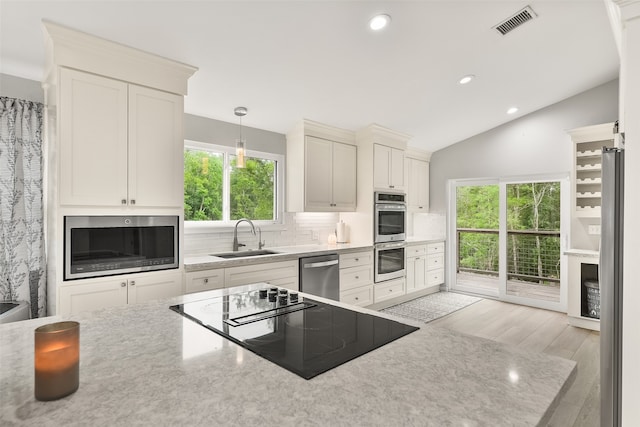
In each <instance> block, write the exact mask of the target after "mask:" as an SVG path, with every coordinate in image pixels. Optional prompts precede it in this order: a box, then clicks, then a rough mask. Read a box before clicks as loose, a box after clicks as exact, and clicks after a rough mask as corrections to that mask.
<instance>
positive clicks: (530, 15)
mask: <svg viewBox="0 0 640 427" xmlns="http://www.w3.org/2000/svg"><path fill="white" fill-rule="evenodd" d="M537 16H538V15H536V13H535V12H534V11H533V9H531V6H527V7H525V8H524V9H522V10H521V11H520V12H518V13H516V14H515V15H513V16H511V17H510V18H507V19H505V20H504V21H502V22H501V23H499V24H498V25H496V26H495V27H493V28H495V29H496V30H498V32H499V33H500V34H502V35H503V36H504V35H505V34H507V33H508V32H509V31H512V30H515V29H516V28H518V27H519V26H520V25H522V24H524V23H525V22H527V21H531V20H532V19H534V18H536V17H537Z"/></svg>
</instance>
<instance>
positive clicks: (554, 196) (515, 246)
mask: <svg viewBox="0 0 640 427" xmlns="http://www.w3.org/2000/svg"><path fill="white" fill-rule="evenodd" d="M504 186H505V199H504V209H505V211H506V212H505V215H504V216H505V222H506V224H505V225H504V235H503V236H501V237H502V240H503V242H504V243H503V245H504V249H505V254H504V256H505V258H506V261H505V264H506V271H505V277H504V280H503V281H504V300H506V301H511V302H517V303H521V304H526V305H532V306H536V307H543V308H559V306H560V305H561V303H562V302H563V296H562V292H561V284H562V282H563V281H562V276H563V273H564V270H565V268H564V262H563V258H564V257H563V256H562V254H561V238H562V235H563V234H562V231H563V230H562V227H561V224H562V221H561V220H562V209H561V203H562V196H563V189H562V183H561V181H559V180H548V181H529V182H526V181H525V182H511V183H509V182H506V183H504Z"/></svg>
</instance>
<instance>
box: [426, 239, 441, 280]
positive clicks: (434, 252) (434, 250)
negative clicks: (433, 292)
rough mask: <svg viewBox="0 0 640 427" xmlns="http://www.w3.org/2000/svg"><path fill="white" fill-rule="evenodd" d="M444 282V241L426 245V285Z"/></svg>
mask: <svg viewBox="0 0 640 427" xmlns="http://www.w3.org/2000/svg"><path fill="white" fill-rule="evenodd" d="M443 283H444V242H436V243H429V244H428V245H427V287H431V286H437V285H442V284H443Z"/></svg>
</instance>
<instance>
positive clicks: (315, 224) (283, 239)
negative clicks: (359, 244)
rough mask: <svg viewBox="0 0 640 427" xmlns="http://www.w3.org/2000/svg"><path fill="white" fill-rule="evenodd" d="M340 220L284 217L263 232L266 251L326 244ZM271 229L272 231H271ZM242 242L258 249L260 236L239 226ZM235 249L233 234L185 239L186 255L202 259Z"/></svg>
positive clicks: (295, 215)
mask: <svg viewBox="0 0 640 427" xmlns="http://www.w3.org/2000/svg"><path fill="white" fill-rule="evenodd" d="M339 220H340V215H339V214H338V213H292V212H287V213H285V214H284V224H283V225H282V226H275V227H274V228H275V229H271V230H268V229H265V230H263V231H262V240H263V241H264V242H265V248H267V249H268V248H270V247H277V246H293V245H310V244H319V243H322V244H325V243H327V238H328V237H329V233H333V232H334V230H335V228H336V223H337V222H338V221H339ZM270 228H271V227H270ZM238 241H239V242H240V243H244V244H246V245H247V247H248V248H251V249H257V248H258V236H257V235H256V236H254V235H252V234H251V232H250V231H249V224H246V223H241V224H240V225H239V226H238ZM232 248H233V230H229V229H225V231H219V232H217V231H214V232H211V231H206V232H202V233H194V232H193V231H191V230H189V231H187V232H186V233H185V236H184V255H185V256H193V255H202V254H207V253H215V252H225V251H231V250H232Z"/></svg>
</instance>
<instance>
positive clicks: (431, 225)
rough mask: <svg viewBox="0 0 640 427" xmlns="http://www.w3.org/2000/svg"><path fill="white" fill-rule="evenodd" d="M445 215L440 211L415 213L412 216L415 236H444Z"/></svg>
mask: <svg viewBox="0 0 640 427" xmlns="http://www.w3.org/2000/svg"><path fill="white" fill-rule="evenodd" d="M446 224H447V221H446V216H445V215H444V214H440V213H416V214H414V216H413V233H412V235H413V236H415V237H425V238H438V239H439V238H443V239H444V237H445V236H446V230H447V228H446Z"/></svg>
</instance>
